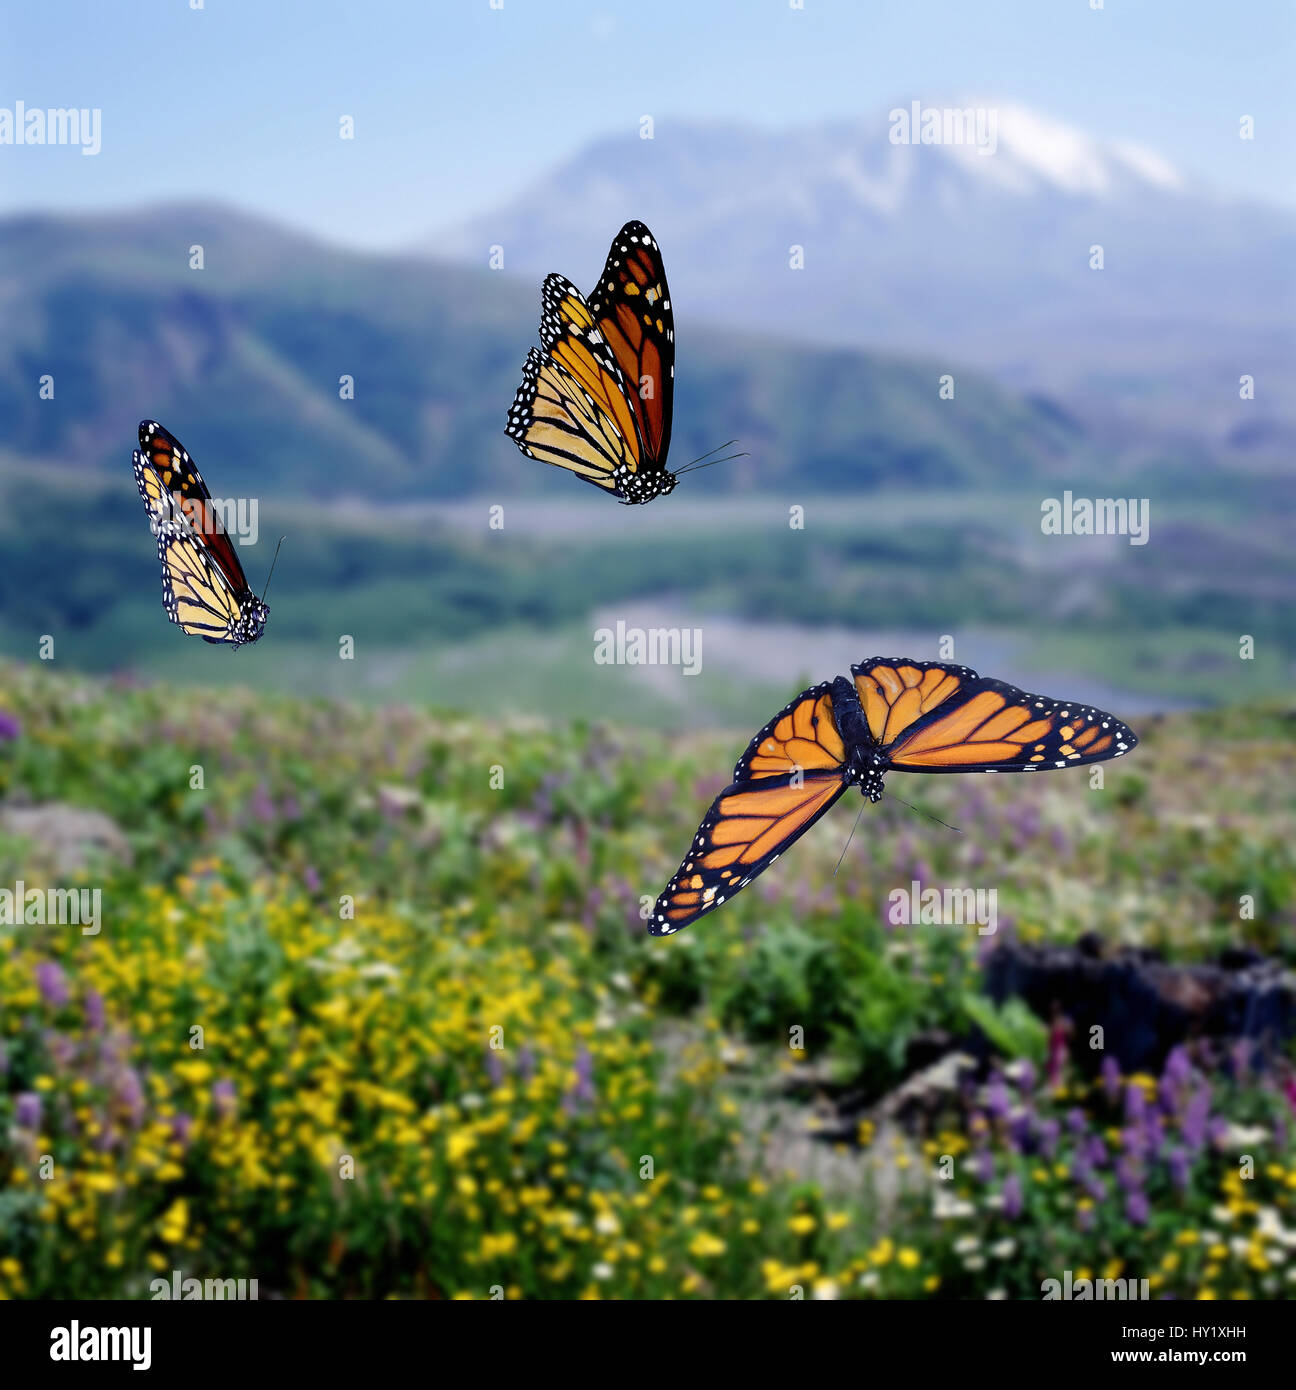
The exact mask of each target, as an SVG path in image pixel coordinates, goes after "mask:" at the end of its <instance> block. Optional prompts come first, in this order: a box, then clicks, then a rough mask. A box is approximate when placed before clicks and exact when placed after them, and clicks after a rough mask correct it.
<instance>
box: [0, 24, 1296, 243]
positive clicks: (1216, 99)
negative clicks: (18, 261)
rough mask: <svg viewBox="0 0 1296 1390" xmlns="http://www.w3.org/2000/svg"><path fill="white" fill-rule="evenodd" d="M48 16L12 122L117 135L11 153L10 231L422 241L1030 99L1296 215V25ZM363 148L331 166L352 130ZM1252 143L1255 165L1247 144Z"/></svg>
mask: <svg viewBox="0 0 1296 1390" xmlns="http://www.w3.org/2000/svg"><path fill="white" fill-rule="evenodd" d="M1090 3H1091V0H975V3H974V0H804V9H802V10H794V9H793V8H792V7H791V5H790V4H789V0H653V3H646V0H635V3H619V2H617V0H503V8H502V9H498V10H492V9H491V8H490V0H423V2H422V3H414V2H413V0H401V2H399V3H398V0H365V3H343V0H204V8H203V9H202V10H199V11H193V10H191V9H190V8H189V0H43V3H30V4H16V5H9V6H7V7H5V12H4V13H3V15H0V106H2V107H8V108H10V109H12V107H13V105H14V102H15V101H16V100H22V101H24V102H26V103H27V105H28V106H29V107H31V106H72V105H75V106H88V107H100V108H102V111H103V150H102V153H100V154H99V155H98V156H96V157H94V158H87V157H84V156H82V155H81V154H80V153H79V152H78V151H76V150H72V149H31V148H18V149H15V148H12V147H6V146H0V212H8V211H12V210H14V209H17V208H24V209H25V208H62V209H67V208H100V207H130V206H135V205H138V204H140V203H144V202H151V201H157V200H161V199H173V198H174V199H181V198H186V199H187V198H193V197H199V198H204V199H219V200H223V201H230V202H234V203H237V204H239V205H241V206H243V207H246V208H249V209H252V210H255V211H258V212H262V213H266V214H269V215H271V216H274V217H276V218H278V219H280V220H282V221H286V222H288V223H291V224H294V225H297V226H303V227H307V228H310V229H311V230H313V231H315V232H316V233H318V234H320V235H323V236H326V237H328V238H330V239H333V240H338V241H343V242H349V243H357V244H364V245H369V246H375V247H394V246H401V245H407V244H410V243H412V242H414V241H416V240H417V239H418V238H419V237H420V236H421V235H422V234H423V233H425V232H426V231H428V230H429V229H431V228H433V227H435V226H439V225H443V224H446V223H451V222H455V221H457V220H459V219H461V218H464V217H467V216H469V215H472V214H475V213H478V212H481V211H484V210H486V209H487V208H490V207H493V206H495V205H496V204H498V203H500V202H503V201H505V200H506V199H508V198H509V197H510V196H511V194H512V193H513V192H514V190H517V189H519V188H521V187H524V186H525V185H526V184H527V183H529V182H530V181H531V180H533V179H534V178H536V177H538V176H539V175H541V174H542V173H543V172H544V171H545V170H546V169H548V168H550V167H551V166H552V165H554V164H556V163H558V162H560V161H561V160H563V159H564V158H566V157H567V156H569V155H571V154H572V153H574V152H575V151H576V150H577V149H579V148H580V146H581V145H583V144H584V143H585V142H587V141H589V140H591V139H593V138H595V137H597V136H601V135H606V134H609V133H615V132H618V131H631V130H634V129H635V128H636V126H637V123H638V120H639V118H640V116H641V115H643V114H651V115H653V116H654V118H655V120H656V122H657V126H658V138H659V139H660V138H662V136H663V134H665V133H666V131H667V130H668V128H669V122H670V121H671V119H672V118H675V119H678V118H688V119H691V120H722V121H726V122H735V121H739V122H754V123H758V124H763V125H769V126H778V125H803V124H809V123H814V122H817V121H823V120H840V119H843V118H846V119H850V118H865V117H876V116H877V115H878V114H879V113H884V112H885V111H886V110H887V109H889V108H890V107H892V106H894V105H897V104H907V103H908V102H909V101H911V100H914V99H918V100H948V99H951V98H953V99H958V98H961V97H963V96H965V95H969V94H976V95H980V96H982V97H988V98H998V99H1009V98H1011V99H1013V100H1015V101H1019V102H1023V103H1025V104H1027V105H1031V106H1035V107H1038V108H1039V109H1040V110H1041V111H1043V112H1045V113H1047V114H1049V115H1051V116H1054V117H1058V118H1060V119H1062V120H1065V121H1067V122H1069V123H1071V124H1074V125H1077V126H1079V127H1081V128H1083V129H1084V130H1086V131H1088V132H1089V133H1091V134H1094V135H1098V136H1105V137H1119V138H1124V139H1130V140H1135V141H1137V142H1139V143H1142V144H1145V145H1148V146H1150V147H1151V148H1153V149H1155V150H1157V151H1158V152H1160V153H1162V154H1164V155H1165V156H1166V157H1167V158H1169V159H1170V161H1171V162H1172V163H1174V164H1175V165H1177V166H1178V167H1179V168H1181V169H1182V170H1184V171H1185V172H1186V173H1188V174H1189V175H1191V176H1193V177H1196V178H1199V179H1202V180H1204V181H1205V182H1207V183H1209V184H1212V185H1214V186H1216V187H1218V188H1220V189H1222V190H1224V191H1226V192H1230V193H1242V194H1247V195H1252V196H1256V197H1262V198H1266V199H1271V200H1276V201H1283V202H1286V203H1288V204H1289V205H1296V180H1294V179H1293V172H1292V171H1293V163H1292V154H1291V151H1292V150H1293V149H1296V97H1294V96H1293V94H1292V89H1291V73H1292V71H1293V70H1296V5H1293V4H1292V3H1291V0H1233V2H1232V3H1229V4H1224V3H1222V2H1221V0H1104V5H1103V8H1102V9H1101V10H1097V11H1095V10H1091V8H1090ZM344 113H345V114H348V115H351V116H354V118H355V121H356V138H355V140H354V141H350V142H347V141H342V140H340V139H339V138H338V120H339V117H340V116H341V115H342V114H344ZM1243 114H1249V115H1252V116H1254V117H1255V120H1256V139H1255V141H1254V142H1250V143H1248V142H1244V141H1242V140H1239V138H1238V133H1237V131H1238V119H1239V117H1240V116H1241V115H1243Z"/></svg>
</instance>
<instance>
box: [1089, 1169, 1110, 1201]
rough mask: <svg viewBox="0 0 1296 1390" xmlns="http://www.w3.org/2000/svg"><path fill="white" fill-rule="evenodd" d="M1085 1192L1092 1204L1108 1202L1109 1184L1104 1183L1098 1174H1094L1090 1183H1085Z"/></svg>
mask: <svg viewBox="0 0 1296 1390" xmlns="http://www.w3.org/2000/svg"><path fill="white" fill-rule="evenodd" d="M1085 1192H1086V1193H1087V1194H1088V1196H1089V1200H1090V1201H1092V1202H1099V1203H1101V1202H1105V1201H1106V1200H1107V1184H1106V1183H1105V1182H1103V1180H1102V1179H1101V1178H1100V1177H1099V1176H1098V1175H1097V1173H1095V1174H1093V1176H1092V1177H1090V1179H1089V1180H1088V1182H1086V1183H1085Z"/></svg>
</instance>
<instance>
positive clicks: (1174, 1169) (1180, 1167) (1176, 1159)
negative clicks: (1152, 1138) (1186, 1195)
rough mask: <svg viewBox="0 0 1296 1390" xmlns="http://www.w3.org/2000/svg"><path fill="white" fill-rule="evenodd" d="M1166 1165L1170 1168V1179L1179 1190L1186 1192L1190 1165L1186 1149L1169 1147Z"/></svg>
mask: <svg viewBox="0 0 1296 1390" xmlns="http://www.w3.org/2000/svg"><path fill="white" fill-rule="evenodd" d="M1166 1165H1167V1167H1168V1168H1169V1169H1170V1181H1171V1182H1172V1183H1173V1184H1174V1185H1175V1187H1176V1188H1177V1189H1178V1190H1179V1191H1180V1192H1186V1191H1187V1190H1188V1176H1189V1170H1190V1166H1191V1163H1190V1160H1189V1157H1188V1150H1187V1149H1181V1148H1177V1147H1176V1148H1173V1149H1171V1150H1170V1152H1169V1153H1168V1154H1167V1155H1166Z"/></svg>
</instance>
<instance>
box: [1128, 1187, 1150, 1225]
mask: <svg viewBox="0 0 1296 1390" xmlns="http://www.w3.org/2000/svg"><path fill="white" fill-rule="evenodd" d="M1148 1211H1149V1208H1148V1199H1147V1194H1146V1193H1145V1192H1141V1191H1140V1192H1131V1193H1130V1194H1129V1196H1128V1197H1126V1199H1125V1219H1126V1220H1127V1221H1129V1222H1130V1223H1131V1224H1132V1225H1135V1226H1145V1225H1146V1224H1147V1219H1148Z"/></svg>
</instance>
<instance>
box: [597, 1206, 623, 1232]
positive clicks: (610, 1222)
mask: <svg viewBox="0 0 1296 1390" xmlns="http://www.w3.org/2000/svg"><path fill="white" fill-rule="evenodd" d="M594 1229H595V1230H596V1231H597V1232H598V1233H599V1235H601V1236H614V1235H616V1234H617V1233H618V1232H619V1231H620V1229H621V1223H620V1222H619V1221H618V1220H617V1219H616V1217H615V1216H613V1215H612V1213H611V1212H610V1211H601V1212H599V1214H598V1216H597V1217H595V1219H594Z"/></svg>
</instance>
